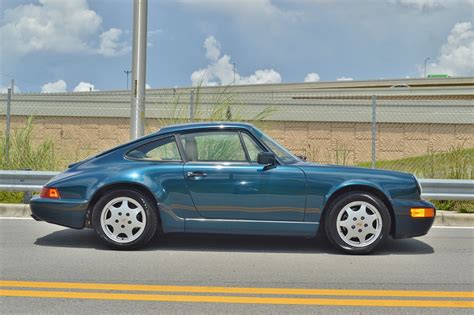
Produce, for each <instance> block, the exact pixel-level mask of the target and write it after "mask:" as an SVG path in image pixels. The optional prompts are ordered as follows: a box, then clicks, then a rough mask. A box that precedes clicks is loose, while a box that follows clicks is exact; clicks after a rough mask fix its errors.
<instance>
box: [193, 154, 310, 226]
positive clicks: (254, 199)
mask: <svg viewBox="0 0 474 315" xmlns="http://www.w3.org/2000/svg"><path fill="white" fill-rule="evenodd" d="M196 170H198V171H202V172H204V173H206V176H205V177H186V183H187V185H188V189H189V191H190V194H191V197H192V199H193V201H194V205H195V207H196V209H197V211H198V212H199V214H200V215H201V216H202V217H204V218H209V219H237V220H268V218H271V220H273V221H303V220H304V212H305V203H306V178H305V174H304V172H303V171H302V170H301V169H300V168H298V167H291V166H285V165H282V166H279V167H275V168H273V169H269V170H266V171H263V167H262V165H259V164H252V165H248V164H242V163H237V164H232V163H231V164H230V165H220V166H219V167H216V166H215V165H213V164H209V163H207V164H204V163H194V162H192V163H187V164H186V165H185V166H184V173H185V174H186V173H187V172H193V171H196Z"/></svg>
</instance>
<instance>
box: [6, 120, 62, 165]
mask: <svg viewBox="0 0 474 315" xmlns="http://www.w3.org/2000/svg"><path fill="white" fill-rule="evenodd" d="M33 120H34V118H33V116H30V117H28V119H27V120H26V123H25V126H24V128H23V129H20V130H16V131H14V132H12V134H11V135H10V139H3V140H2V141H1V142H0V168H1V169H3V170H34V171H51V170H55V169H56V166H57V164H58V163H57V159H56V157H55V154H54V144H53V142H52V141H51V140H45V141H44V142H43V143H40V144H39V145H37V146H34V145H33V138H32V132H33ZM7 146H8V156H7V154H6V153H7Z"/></svg>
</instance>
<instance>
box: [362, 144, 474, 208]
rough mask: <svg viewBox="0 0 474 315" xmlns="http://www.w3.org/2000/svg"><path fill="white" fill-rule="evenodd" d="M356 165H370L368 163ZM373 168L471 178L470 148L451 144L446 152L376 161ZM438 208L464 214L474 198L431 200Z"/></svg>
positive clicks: (472, 156)
mask: <svg viewBox="0 0 474 315" xmlns="http://www.w3.org/2000/svg"><path fill="white" fill-rule="evenodd" d="M359 166H363V167H370V166H371V163H370V162H365V163H360V164H359ZM376 167H377V168H382V169H388V170H396V171H403V172H408V173H413V174H415V175H416V176H417V177H419V178H447V179H474V148H469V149H464V148H463V146H453V147H451V148H449V149H448V151H446V152H442V153H433V152H428V153H427V154H426V155H421V156H415V157H410V158H405V159H398V160H390V161H377V163H376ZM433 203H434V204H435V206H436V207H437V208H438V209H442V210H449V211H457V212H464V213H473V212H474V201H461V200H433Z"/></svg>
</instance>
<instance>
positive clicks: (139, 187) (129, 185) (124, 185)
mask: <svg viewBox="0 0 474 315" xmlns="http://www.w3.org/2000/svg"><path fill="white" fill-rule="evenodd" d="M118 189H131V190H136V191H139V192H141V193H143V194H145V195H146V196H147V197H148V198H150V200H151V201H152V202H153V207H154V208H155V211H156V213H157V216H158V224H159V226H160V228H161V216H160V210H159V209H158V200H157V198H156V197H155V195H154V194H153V193H152V192H151V190H150V189H149V188H148V187H146V186H145V185H143V184H140V183H133V182H116V183H110V184H107V185H104V186H102V187H100V188H99V189H97V190H96V191H95V192H94V193H93V195H92V197H91V200H90V202H89V205H88V208H87V215H86V227H91V226H92V225H91V218H92V209H93V208H94V205H95V204H96V202H97V201H98V200H99V199H100V198H101V197H102V196H104V194H105V193H106V192H108V191H111V190H118Z"/></svg>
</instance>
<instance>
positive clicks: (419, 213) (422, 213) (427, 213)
mask: <svg viewBox="0 0 474 315" xmlns="http://www.w3.org/2000/svg"><path fill="white" fill-rule="evenodd" d="M434 213H435V211H434V209H433V208H411V209H410V216H411V217H412V218H432V217H434Z"/></svg>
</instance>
